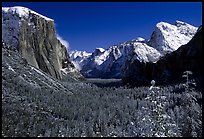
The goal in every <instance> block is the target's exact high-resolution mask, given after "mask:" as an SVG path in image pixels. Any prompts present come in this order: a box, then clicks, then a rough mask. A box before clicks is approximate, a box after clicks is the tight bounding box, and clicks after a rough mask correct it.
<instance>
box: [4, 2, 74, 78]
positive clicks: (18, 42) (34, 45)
mask: <svg viewBox="0 0 204 139" xmlns="http://www.w3.org/2000/svg"><path fill="white" fill-rule="evenodd" d="M2 41H3V42H4V43H5V44H6V45H7V46H9V47H16V48H17V49H18V51H19V53H21V55H22V56H23V57H24V58H25V59H26V60H27V61H28V63H30V64H31V65H33V66H35V67H36V68H39V69H41V70H43V71H44V72H46V73H48V74H50V75H52V76H53V77H55V78H57V79H62V78H63V77H64V76H62V73H61V69H63V68H67V69H69V68H70V67H73V64H72V63H71V61H70V60H69V59H68V57H69V56H68V52H67V50H66V47H65V46H64V45H63V44H62V43H61V42H60V41H59V40H58V39H57V35H56V31H55V25H54V20H52V19H50V18H47V17H45V16H42V15H40V14H38V13H36V12H34V11H32V10H30V9H28V8H25V7H20V6H15V7H2Z"/></svg>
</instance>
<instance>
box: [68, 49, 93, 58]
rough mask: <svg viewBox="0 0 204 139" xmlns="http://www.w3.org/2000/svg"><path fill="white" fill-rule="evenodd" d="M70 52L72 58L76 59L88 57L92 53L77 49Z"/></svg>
mask: <svg viewBox="0 0 204 139" xmlns="http://www.w3.org/2000/svg"><path fill="white" fill-rule="evenodd" d="M69 54H70V59H71V60H74V59H76V58H81V59H83V58H87V57H88V56H90V55H91V53H87V52H86V51H77V50H75V51H71V52H70V53H69Z"/></svg>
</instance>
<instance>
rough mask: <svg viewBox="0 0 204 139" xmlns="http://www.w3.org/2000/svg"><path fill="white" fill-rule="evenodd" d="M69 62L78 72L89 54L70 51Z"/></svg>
mask: <svg viewBox="0 0 204 139" xmlns="http://www.w3.org/2000/svg"><path fill="white" fill-rule="evenodd" d="M69 55H70V60H71V61H72V63H73V64H74V66H75V67H76V68H77V69H78V70H79V71H80V70H81V68H82V66H83V65H84V62H85V60H86V59H87V58H88V57H89V56H91V53H87V52H86V51H77V50H75V51H71V52H70V53H69Z"/></svg>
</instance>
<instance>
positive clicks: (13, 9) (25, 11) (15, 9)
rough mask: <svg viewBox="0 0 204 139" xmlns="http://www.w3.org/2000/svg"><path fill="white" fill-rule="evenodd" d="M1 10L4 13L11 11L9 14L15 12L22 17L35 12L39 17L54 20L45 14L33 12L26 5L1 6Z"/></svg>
mask: <svg viewBox="0 0 204 139" xmlns="http://www.w3.org/2000/svg"><path fill="white" fill-rule="evenodd" d="M2 12H4V13H11V14H17V15H18V16H19V17H21V18H22V17H24V18H28V17H29V14H35V15H37V16H39V17H41V18H44V19H45V20H47V21H54V20H53V19H50V18H48V17H46V16H43V15H41V14H39V13H37V12H34V11H32V10H30V9H28V8H26V7H22V6H14V7H2Z"/></svg>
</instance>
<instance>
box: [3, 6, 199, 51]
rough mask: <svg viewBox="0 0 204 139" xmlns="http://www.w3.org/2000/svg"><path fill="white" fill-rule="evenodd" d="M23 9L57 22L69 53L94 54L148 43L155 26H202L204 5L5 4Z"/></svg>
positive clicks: (58, 29) (58, 31)
mask: <svg viewBox="0 0 204 139" xmlns="http://www.w3.org/2000/svg"><path fill="white" fill-rule="evenodd" d="M2 6H24V7H27V8H30V9H32V10H34V11H36V12H38V13H40V14H42V15H45V16H47V17H49V18H52V19H54V20H55V24H56V30H57V33H58V34H59V35H60V36H61V37H62V38H63V39H65V40H67V41H68V42H69V44H70V50H83V51H84V50H85V51H88V52H92V51H94V49H95V48H96V47H102V48H108V47H110V46H111V45H114V44H118V43H120V42H123V41H128V40H132V39H135V38H137V37H143V38H145V39H149V38H150V35H151V34H152V32H153V30H154V28H155V25H156V23H158V22H160V21H164V22H168V23H170V24H174V23H175V21H176V20H180V21H184V22H187V23H189V24H192V25H194V26H199V25H201V24H202V2H2Z"/></svg>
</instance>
